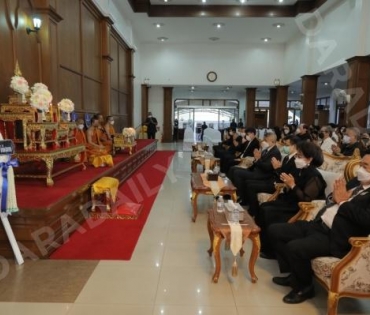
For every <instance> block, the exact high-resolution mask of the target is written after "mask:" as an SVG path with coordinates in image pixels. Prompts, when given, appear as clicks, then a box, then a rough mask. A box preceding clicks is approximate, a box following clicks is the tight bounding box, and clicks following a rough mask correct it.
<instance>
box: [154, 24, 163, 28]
mask: <svg viewBox="0 0 370 315" xmlns="http://www.w3.org/2000/svg"><path fill="white" fill-rule="evenodd" d="M154 25H155V27H156V28H161V27H162V26H164V24H163V23H154Z"/></svg>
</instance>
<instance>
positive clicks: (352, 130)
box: [332, 127, 364, 156]
mask: <svg viewBox="0 0 370 315" xmlns="http://www.w3.org/2000/svg"><path fill="white" fill-rule="evenodd" d="M360 136H361V132H360V129H358V128H356V127H348V128H347V129H346V131H345V134H344V136H343V140H342V145H341V146H338V145H333V146H332V150H333V154H334V155H339V156H341V155H342V156H343V155H344V156H352V155H353V153H354V151H355V149H357V148H358V149H359V150H360V154H361V156H362V155H363V154H362V153H363V152H362V151H363V149H364V148H363V146H362V145H361V144H360Z"/></svg>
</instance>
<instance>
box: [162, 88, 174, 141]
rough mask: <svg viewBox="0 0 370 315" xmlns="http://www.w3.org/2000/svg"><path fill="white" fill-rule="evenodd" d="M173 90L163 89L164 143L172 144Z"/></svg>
mask: <svg viewBox="0 0 370 315" xmlns="http://www.w3.org/2000/svg"><path fill="white" fill-rule="evenodd" d="M172 90H173V87H164V88H163V136H162V142H172Z"/></svg>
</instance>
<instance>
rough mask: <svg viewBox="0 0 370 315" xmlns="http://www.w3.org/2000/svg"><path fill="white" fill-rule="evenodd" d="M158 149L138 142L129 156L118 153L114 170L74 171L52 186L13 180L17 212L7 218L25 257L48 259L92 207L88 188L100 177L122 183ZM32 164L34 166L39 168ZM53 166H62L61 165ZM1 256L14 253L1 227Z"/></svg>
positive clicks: (147, 142) (38, 181)
mask: <svg viewBox="0 0 370 315" xmlns="http://www.w3.org/2000/svg"><path fill="white" fill-rule="evenodd" d="M156 150H157V141H156V140H144V139H142V140H137V150H136V152H134V153H133V154H132V155H129V154H128V153H127V152H118V153H117V154H116V156H115V157H114V167H111V168H108V167H104V168H94V167H92V166H87V168H86V170H80V169H74V170H72V171H69V172H67V173H64V174H63V175H60V176H58V177H55V178H54V186H52V187H47V186H46V184H45V180H42V179H30V178H16V181H15V185H16V192H17V200H18V206H19V209H20V210H19V212H17V213H15V214H13V215H12V216H9V221H10V224H11V225H12V228H13V231H14V234H15V237H16V239H17V241H18V243H19V245H20V249H21V251H22V252H23V256H24V257H25V258H27V257H29V258H32V259H37V258H47V257H49V255H50V254H51V253H52V252H53V251H54V250H55V249H56V248H57V247H58V246H60V245H61V244H63V243H64V241H65V240H67V238H68V235H70V234H71V233H72V232H73V231H74V230H76V229H77V228H78V227H79V226H80V224H81V223H82V222H83V221H84V220H85V217H86V215H87V210H88V209H89V208H90V206H91V185H92V184H93V183H94V182H95V181H96V180H98V179H99V178H101V177H103V176H110V177H115V178H117V179H118V180H119V181H120V183H122V182H124V181H125V180H126V179H127V178H128V177H129V176H130V175H131V174H132V173H133V172H134V171H135V170H136V169H138V168H139V167H140V166H141V165H142V164H143V163H145V161H146V160H147V159H148V158H149V157H150V156H151V155H152V154H153V153H154V152H155V151H156ZM37 163H38V162H35V164H36V167H42V165H41V164H40V165H39V166H37ZM56 167H57V168H58V167H63V162H60V165H56ZM0 256H2V257H6V258H13V256H14V255H13V251H12V249H11V247H10V244H9V242H8V239H7V237H6V234H5V231H4V229H3V226H2V225H0Z"/></svg>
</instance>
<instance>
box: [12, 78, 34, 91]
mask: <svg viewBox="0 0 370 315" xmlns="http://www.w3.org/2000/svg"><path fill="white" fill-rule="evenodd" d="M10 87H11V88H12V89H13V91H15V92H17V93H20V94H26V93H27V92H28V91H29V89H30V88H29V86H28V82H27V80H26V79H25V78H23V77H21V76H19V75H15V76H13V77H12V80H11V81H10Z"/></svg>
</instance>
